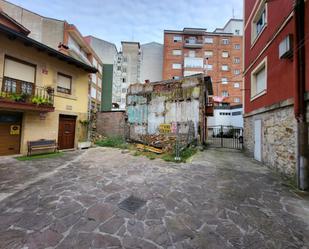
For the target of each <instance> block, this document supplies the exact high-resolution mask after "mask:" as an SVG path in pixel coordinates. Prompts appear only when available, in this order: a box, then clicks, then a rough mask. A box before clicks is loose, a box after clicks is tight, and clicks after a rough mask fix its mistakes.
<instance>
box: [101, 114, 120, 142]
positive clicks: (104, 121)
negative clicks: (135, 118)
mask: <svg viewBox="0 0 309 249" xmlns="http://www.w3.org/2000/svg"><path fill="white" fill-rule="evenodd" d="M125 129H126V115H125V111H110V112H98V113H97V132H98V133H99V134H101V135H103V136H105V137H113V136H121V137H125Z"/></svg>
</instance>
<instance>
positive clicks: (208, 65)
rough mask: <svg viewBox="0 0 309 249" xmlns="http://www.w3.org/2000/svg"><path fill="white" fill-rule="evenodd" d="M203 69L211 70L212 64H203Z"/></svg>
mask: <svg viewBox="0 0 309 249" xmlns="http://www.w3.org/2000/svg"><path fill="white" fill-rule="evenodd" d="M205 69H207V70H212V69H213V66H212V65H211V64H207V65H205Z"/></svg>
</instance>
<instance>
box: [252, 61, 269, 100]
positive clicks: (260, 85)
mask: <svg viewBox="0 0 309 249" xmlns="http://www.w3.org/2000/svg"><path fill="white" fill-rule="evenodd" d="M266 87H267V58H265V59H264V60H263V61H262V62H261V63H260V64H259V65H258V66H257V67H256V68H255V69H254V70H253V71H252V72H251V98H254V97H257V96H260V95H262V94H264V93H265V92H266Z"/></svg>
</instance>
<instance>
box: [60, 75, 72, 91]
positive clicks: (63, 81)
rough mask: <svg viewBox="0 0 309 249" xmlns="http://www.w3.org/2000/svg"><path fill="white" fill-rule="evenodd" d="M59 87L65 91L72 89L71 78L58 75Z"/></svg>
mask: <svg viewBox="0 0 309 249" xmlns="http://www.w3.org/2000/svg"><path fill="white" fill-rule="evenodd" d="M58 86H59V87H62V88H65V89H71V78H70V77H66V76H64V75H61V74H58Z"/></svg>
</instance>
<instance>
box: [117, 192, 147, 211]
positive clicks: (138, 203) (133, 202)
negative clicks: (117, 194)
mask: <svg viewBox="0 0 309 249" xmlns="http://www.w3.org/2000/svg"><path fill="white" fill-rule="evenodd" d="M145 204H146V201H144V200H143V199H140V198H137V197H135V196H133V195H131V196H130V197H128V198H127V199H125V200H123V201H122V202H120V203H119V204H118V207H119V208H121V209H123V210H126V211H128V212H129V213H131V214H135V212H136V211H137V210H138V209H139V208H141V207H142V206H144V205H145Z"/></svg>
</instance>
